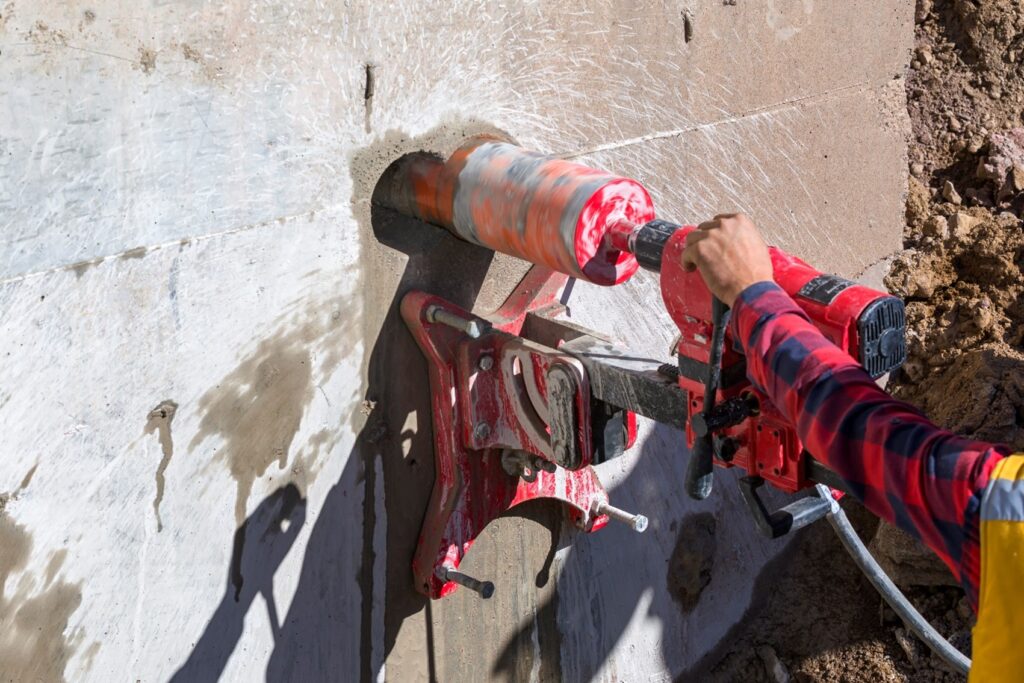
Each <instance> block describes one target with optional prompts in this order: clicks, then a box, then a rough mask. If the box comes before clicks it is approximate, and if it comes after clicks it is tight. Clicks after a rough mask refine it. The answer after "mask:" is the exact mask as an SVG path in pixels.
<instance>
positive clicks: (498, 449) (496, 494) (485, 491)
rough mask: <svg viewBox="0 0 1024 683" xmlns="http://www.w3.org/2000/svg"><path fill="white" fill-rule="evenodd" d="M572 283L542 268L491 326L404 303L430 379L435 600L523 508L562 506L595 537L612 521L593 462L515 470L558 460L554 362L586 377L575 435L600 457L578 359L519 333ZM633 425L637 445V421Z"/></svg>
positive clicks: (453, 310) (430, 551) (427, 548)
mask: <svg viewBox="0 0 1024 683" xmlns="http://www.w3.org/2000/svg"><path fill="white" fill-rule="evenodd" d="M565 281H566V277H565V276H564V275H560V274H556V273H553V272H551V271H550V270H548V269H546V268H543V267H537V266H535V267H534V268H533V269H532V270H531V271H530V273H529V274H528V275H527V276H526V278H524V280H523V282H522V283H521V284H520V286H519V287H518V288H517V290H516V292H515V293H513V294H512V296H511V297H509V299H508V300H507V301H506V303H505V304H504V305H503V306H502V307H501V308H500V309H499V311H498V313H497V314H496V315H494V316H492V318H491V319H490V320H489V321H485V320H484V319H483V318H478V317H476V316H473V315H472V314H470V313H469V312H467V311H464V310H462V309H460V308H458V307H456V306H454V305H452V304H451V303H449V302H447V301H445V300H443V299H441V298H439V297H436V296H432V295H430V294H425V293H423V292H410V293H408V294H406V295H405V297H404V298H403V299H402V304H401V312H402V317H403V318H404V319H405V322H406V324H407V325H408V327H409V330H410V331H411V332H412V334H413V337H414V338H415V339H416V343H417V344H418V345H419V346H420V349H421V350H422V351H423V354H424V355H425V356H426V358H427V361H428V366H429V372H430V388H431V397H432V405H431V409H432V416H433V428H434V462H435V481H434V489H433V493H432V495H431V499H430V503H429V506H428V509H427V512H426V516H425V518H424V522H423V528H422V531H421V533H420V538H419V542H418V544H417V548H416V553H415V556H414V559H413V575H414V580H415V584H416V587H417V589H418V590H419V591H421V592H422V593H424V594H426V595H428V596H430V597H431V598H440V597H444V596H445V595H448V594H450V593H451V592H452V591H454V590H455V589H456V588H457V585H456V584H455V583H453V582H450V581H445V580H443V579H442V578H441V577H443V576H444V570H445V569H446V568H450V569H458V567H459V564H460V562H461V561H462V558H463V557H464V556H465V554H466V553H467V552H468V551H469V549H470V547H471V546H472V544H473V541H474V540H475V539H476V537H477V536H478V535H479V534H480V533H481V532H482V531H483V529H484V527H486V526H487V524H489V523H490V522H491V521H492V520H494V519H495V518H497V517H498V516H499V515H501V514H502V513H503V512H505V511H506V510H508V509H509V508H511V507H514V506H516V505H519V504H520V503H523V502H526V501H528V500H534V499H537V498H553V499H556V500H558V501H561V502H563V503H565V504H566V505H568V506H569V510H570V515H571V517H572V518H573V520H574V521H575V522H576V524H577V525H578V526H580V527H581V528H583V529H585V530H586V531H596V530H597V529H600V528H601V527H603V526H604V525H605V524H606V523H607V521H608V518H607V517H606V516H604V515H594V514H593V510H594V509H595V507H596V506H597V504H599V503H607V502H608V494H607V493H606V492H605V489H604V487H603V486H602V485H601V482H600V481H599V480H598V478H597V475H596V474H595V473H594V470H593V469H592V468H591V467H590V465H589V462H584V463H583V465H582V466H581V467H579V468H578V469H575V470H568V469H565V468H563V467H555V468H553V471H550V472H549V471H546V470H545V469H542V468H541V467H539V466H536V465H530V466H529V467H528V469H527V474H528V476H526V477H524V476H519V473H512V474H510V473H509V471H508V469H507V468H508V466H509V462H511V461H516V460H517V458H518V461H519V462H520V463H522V462H529V461H530V460H529V459H530V458H531V457H532V458H538V457H539V458H542V459H544V460H550V459H551V452H550V450H551V447H550V445H549V443H548V438H547V437H548V435H547V433H546V428H545V420H544V411H545V409H546V405H545V399H546V394H545V391H546V387H545V377H546V372H547V371H548V370H549V369H550V368H551V367H552V366H554V365H561V366H562V367H563V369H565V370H567V371H569V372H574V373H576V376H577V378H578V379H579V385H578V386H579V388H578V394H577V397H576V410H577V411H578V414H579V416H580V421H579V424H580V425H581V428H580V429H579V430H578V433H577V435H576V436H577V438H578V439H579V444H578V446H579V448H581V449H582V451H581V452H582V453H585V454H589V453H591V452H592V445H591V444H590V438H591V434H590V420H589V412H588V411H589V408H590V390H589V386H588V385H587V381H586V373H585V372H584V371H583V369H582V366H581V365H580V363H579V361H577V360H576V359H575V358H573V357H572V356H569V355H568V354H563V353H560V352H558V351H557V350H555V349H552V348H550V347H545V346H541V345H539V344H535V343H533V342H531V341H529V340H527V339H523V338H521V337H520V336H518V335H519V333H520V332H521V331H522V328H523V322H524V319H525V316H526V314H527V313H528V312H531V311H538V310H541V309H544V308H545V307H550V306H551V305H552V304H554V303H555V297H556V296H557V293H558V291H559V289H560V288H561V286H562V285H564V283H565ZM438 310H442V311H445V312H447V313H449V314H451V315H453V316H456V318H457V319H461V320H465V321H476V322H477V323H488V324H489V325H490V327H489V329H486V330H485V331H484V332H483V334H481V335H480V336H479V337H476V338H473V337H471V336H470V335H468V334H467V333H466V332H464V331H461V330H459V329H456V328H454V327H452V326H449V325H447V324H442V323H440V322H433V319H436V316H437V311H438ZM483 359H490V360H489V361H485V360H483ZM633 424H634V431H633V438H635V418H634V422H633ZM510 454H511V455H510ZM523 454H526V455H525V456H524V455H523ZM524 457H525V458H526V460H525V461H524V460H523V458H524ZM510 458H511V460H510ZM503 460H504V461H505V462H503ZM532 462H533V463H537V461H536V460H533V461H532ZM537 464H541V463H537ZM531 478H532V480H530V479H531Z"/></svg>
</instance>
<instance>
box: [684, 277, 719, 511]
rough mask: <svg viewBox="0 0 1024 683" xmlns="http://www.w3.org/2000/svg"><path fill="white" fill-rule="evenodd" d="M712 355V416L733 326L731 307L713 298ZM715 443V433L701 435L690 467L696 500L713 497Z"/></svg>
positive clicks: (707, 392) (707, 391)
mask: <svg viewBox="0 0 1024 683" xmlns="http://www.w3.org/2000/svg"><path fill="white" fill-rule="evenodd" d="M711 324H712V331H711V353H710V356H709V357H708V376H707V379H706V380H705V382H704V413H705V414H711V412H712V410H713V409H714V407H715V398H716V397H717V395H718V385H719V384H720V382H721V379H722V348H723V347H724V345H725V327H726V325H728V324H729V308H728V307H727V306H726V305H725V304H724V303H722V302H721V301H720V300H719V298H718V297H717V296H714V295H712V296H711ZM714 470H715V461H714V444H713V441H712V434H711V432H710V431H709V432H707V433H705V434H704V435H703V436H698V437H697V438H696V440H695V441H694V442H693V452H692V453H691V454H690V462H689V464H688V465H687V467H686V493H687V494H689V496H690V497H691V498H693V499H695V500H704V499H705V498H707V497H708V496H709V495H711V487H712V485H713V484H714V473H715V472H714Z"/></svg>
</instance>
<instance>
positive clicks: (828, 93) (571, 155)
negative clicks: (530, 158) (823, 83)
mask: <svg viewBox="0 0 1024 683" xmlns="http://www.w3.org/2000/svg"><path fill="white" fill-rule="evenodd" d="M886 82H888V81H886ZM869 86H870V83H869V82H868V81H862V82H860V83H851V84H850V85H844V86H840V87H838V88H833V89H832V90H825V91H823V92H819V93H814V94H813V95H803V96H801V97H795V98H793V99H791V100H784V101H782V102H776V103H774V104H768V105H765V106H763V107H758V108H756V109H750V110H748V111H744V112H740V113H739V114H736V115H734V116H728V117H726V118H724V119H718V120H716V121H708V122H707V123H696V124H694V125H692V126H685V127H683V128H675V129H673V130H665V131H658V132H656V133H648V134H647V135H639V136H637V137H635V138H627V139H626V140H620V141H618V142H609V143H606V144H603V145H597V146H596V147H591V148H589V149H584V150H578V151H575V152H561V153H556V154H555V155H554V156H556V157H560V158H562V159H576V158H577V157H582V156H587V155H588V154H596V153H598V152H610V151H612V150H616V149H621V148H623V147H631V146H633V145H639V144H642V143H644V142H650V141H652V140H665V139H667V138H674V137H678V136H680V135H685V134H686V133H692V132H694V131H699V130H704V129H707V128H715V127H717V126H721V125H724V124H729V123H736V122H737V121H742V120H743V119H746V118H751V117H754V116H758V115H761V114H771V113H774V112H777V111H780V110H782V109H786V108H788V107H792V106H794V105H797V104H802V103H804V102H813V101H818V100H827V99H830V98H831V97H832V96H834V95H841V94H846V93H847V92H864V91H866V90H868V89H869Z"/></svg>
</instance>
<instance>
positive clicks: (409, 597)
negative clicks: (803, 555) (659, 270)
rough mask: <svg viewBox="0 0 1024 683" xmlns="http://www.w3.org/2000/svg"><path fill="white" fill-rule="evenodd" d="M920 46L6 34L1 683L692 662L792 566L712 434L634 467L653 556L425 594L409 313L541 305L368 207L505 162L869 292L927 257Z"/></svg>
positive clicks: (424, 484) (562, 544)
mask: <svg viewBox="0 0 1024 683" xmlns="http://www.w3.org/2000/svg"><path fill="white" fill-rule="evenodd" d="M911 13H912V3H909V2H905V1H903V0H884V1H881V2H880V1H878V0H834V1H829V2H826V1H823V0H799V1H793V2H783V1H782V0H765V1H764V2H753V1H748V0H738V2H735V1H734V2H733V3H729V2H725V3H723V2H721V1H720V0H686V1H679V2H667V1H666V2H661V1H659V2H649V3H633V2H625V1H610V0H596V1H593V2H591V1H579V0H573V1H569V2H534V1H524V2H512V3H508V2H434V3H424V2H392V3H380V2H369V1H365V0H353V1H351V2H340V1H338V2H327V1H325V0H278V1H276V2H264V1H253V2H249V1H247V2H242V1H241V0H231V1H229V2H226V3H223V4H219V3H204V2H201V1H200V0H182V1H181V2H168V1H166V0H159V1H158V0H90V1H88V2H79V1H77V0H74V1H62V2H56V1H50V2H46V1H45V0H31V1H30V0H4V1H0V245H2V247H0V330H2V332H0V359H2V362H0V424H2V425H3V438H2V440H0V491H5V492H6V493H5V494H4V495H3V497H2V498H0V590H2V592H0V678H4V679H5V680H6V679H8V678H12V679H15V680H29V679H31V680H37V679H38V680H56V679H60V678H61V677H62V676H63V677H64V678H66V679H68V680H95V681H107V680H122V679H129V680H142V681H156V680H165V679H168V678H172V677H175V678H176V680H211V679H216V678H218V677H220V678H222V679H223V680H238V681H248V680H254V679H258V678H261V677H265V678H267V679H269V680H359V679H360V678H362V679H364V680H365V679H373V678H376V679H378V680H383V679H386V680H394V681H407V680H426V679H428V678H429V677H431V676H433V677H436V678H437V679H439V680H480V679H485V678H488V677H491V676H493V677H495V678H499V679H500V678H502V677H505V678H508V679H510V680H558V679H561V680H566V681H587V680H604V681H619V680H622V681H660V680H669V679H671V678H673V677H675V676H677V675H679V674H681V673H684V672H686V671H689V670H691V669H693V668H694V667H696V666H698V665H699V664H700V662H701V660H702V658H705V659H706V658H707V657H709V656H710V655H709V654H708V653H709V652H712V651H713V648H714V645H715V644H716V642H718V641H719V640H720V639H721V638H722V637H723V635H724V634H725V633H727V631H728V629H729V627H730V626H731V625H732V624H733V623H734V622H735V621H736V620H738V619H739V618H741V617H742V615H743V613H744V612H745V611H746V610H747V608H748V607H749V605H750V601H751V594H752V591H753V589H754V586H755V583H756V581H757V580H758V576H759V572H760V571H761V569H762V567H763V566H764V565H765V563H766V562H767V561H768V560H769V559H770V558H771V557H773V556H774V555H775V554H776V553H777V552H778V551H779V549H780V547H781V546H780V544H777V543H776V544H771V543H767V542H763V541H761V540H760V539H758V538H757V537H755V536H754V533H753V527H752V524H751V523H750V521H749V520H748V519H747V518H746V517H745V515H744V513H743V512H742V511H741V509H740V508H739V506H738V503H739V501H738V496H737V494H736V491H735V490H734V487H732V486H730V482H729V481H728V477H722V478H720V480H719V489H718V490H719V493H717V494H716V495H715V496H714V497H713V499H711V500H709V501H708V502H706V503H704V504H700V505H697V504H694V503H691V502H689V501H687V500H685V499H684V498H683V497H682V495H681V490H680V489H681V487H680V485H679V484H680V481H681V478H682V471H683V467H684V463H685V454H684V453H683V449H682V447H681V445H680V436H679V435H678V434H676V433H673V432H671V431H669V430H665V429H661V428H652V427H651V426H650V425H645V426H644V439H643V441H642V443H641V444H640V445H638V446H637V447H636V448H635V449H634V451H633V452H632V453H631V454H629V455H628V456H626V457H623V458H621V459H619V460H617V461H613V462H611V463H608V464H607V465H604V466H602V467H601V468H600V475H601V477H602V479H604V480H605V482H606V483H607V484H608V486H610V487H611V488H612V489H613V490H612V499H613V501H615V502H618V503H619V504H621V505H622V506H623V507H626V508H628V509H634V510H637V511H642V512H644V513H646V514H647V515H648V516H649V517H650V518H651V521H652V525H651V529H650V530H649V531H648V533H647V534H645V535H643V536H635V535H631V534H630V533H628V532H627V531H625V530H623V529H619V528H614V527H613V528H609V529H607V530H605V531H602V532H601V533H599V534H596V535H594V536H584V535H580V534H577V533H575V532H573V531H571V530H570V529H569V528H568V527H567V525H566V524H564V523H563V522H562V521H561V520H562V517H561V512H560V510H558V509H557V508H556V507H554V506H553V505H544V504H538V505H532V506H529V507H527V508H525V509H523V510H522V511H520V512H518V513H517V514H515V515H511V516H509V517H508V518H505V519H502V520H499V521H498V522H496V523H495V524H493V525H492V527H490V528H489V529H488V530H487V532H486V533H485V534H484V535H483V537H482V538H481V539H480V540H479V541H478V543H477V545H476V546H475V547H474V549H473V551H472V552H471V553H470V555H469V556H468V557H467V559H466V562H465V565H464V566H465V568H466V570H467V571H469V572H472V573H474V574H476V575H479V576H482V577H485V578H489V579H491V580H493V581H494V582H495V583H496V584H497V586H498V592H497V595H496V596H495V598H494V599H493V600H491V601H489V602H487V603H483V602H480V601H479V600H477V599H475V598H474V596H472V595H466V594H465V593H466V592H465V591H463V592H460V593H459V594H456V595H454V596H452V597H450V598H447V599H445V600H443V601H440V602H435V603H431V604H428V603H426V602H425V601H424V600H423V599H421V598H420V597H419V596H418V595H417V594H416V593H415V592H413V591H412V587H411V582H410V575H409V567H408V562H409V558H410V556H411V551H412V544H413V543H414V542H415V538H416V535H417V532H418V526H419V522H420V515H421V514H422V510H423V507H424V505H425V502H426V498H427V496H428V495H429V489H430V484H431V480H432V455H431V435H430V426H429V424H430V423H429V412H428V403H427V395H426V387H425V373H424V368H423V362H422V360H421V358H420V357H419V355H418V352H417V351H416V349H415V347H413V345H412V342H411V340H410V339H409V338H408V336H407V335H406V334H405V332H404V329H403V328H402V326H401V325H400V324H399V323H398V322H397V320H396V318H395V314H394V309H393V307H392V305H393V303H394V302H395V301H396V300H397V297H398V296H400V295H401V293H403V292H404V291H405V290H407V289H408V288H410V287H419V288H424V289H429V290H431V291H437V292H439V293H443V294H445V295H446V296H449V297H451V298H453V299H455V300H458V301H461V302H463V303H465V304H467V305H473V304H476V305H477V308H478V309H483V308H486V307H487V305H488V304H491V303H494V302H496V301H500V299H501V297H502V296H503V295H504V294H506V293H507V292H508V290H509V289H510V288H511V286H512V285H513V284H514V281H515V277H516V274H517V273H520V272H521V269H520V268H519V267H518V266H517V264H516V263H514V262H510V261H509V260H508V259H503V258H493V259H492V258H491V255H490V254H488V253H485V252H482V251H481V250H479V249H476V248H474V247H469V246H468V245H464V244H460V243H457V242H455V241H454V240H453V239H451V238H449V237H447V236H446V235H443V234H438V233H432V232H429V231H422V232H417V231H416V230H415V228H416V226H409V225H408V224H405V223H403V222H402V221H401V220H399V219H397V218H395V217H394V216H387V215H380V212H373V211H371V208H370V205H369V201H368V200H369V195H370V191H371V190H372V188H373V184H374V182H375V181H376V178H377V177H378V176H379V175H380V173H381V171H382V170H383V169H384V167H385V166H386V165H387V164H388V163H389V162H390V161H392V160H393V159H394V158H396V157H397V156H399V155H400V154H402V153H404V152H407V151H412V150H416V149H432V150H434V151H439V152H444V151H446V150H449V149H451V148H452V147H453V146H454V145H455V144H456V143H457V142H458V141H459V140H460V139H462V138H463V137H464V136H465V135H467V134H470V133H473V132H478V131H485V130H499V131H503V132H505V133H507V134H509V135H511V136H513V137H514V138H515V139H517V140H519V141H520V142H521V143H522V144H524V145H526V146H529V147H533V148H537V149H540V150H544V151H549V152H555V153H558V154H561V155H564V156H569V157H573V158H578V159H579V160H581V161H584V162H587V163H591V164H595V165H599V166H604V167H607V168H609V169H612V170H614V171H616V172H619V173H622V174H626V175H632V176H634V177H636V178H638V179H640V180H641V181H642V182H644V183H646V184H647V186H648V187H649V188H650V189H651V191H652V194H653V195H654V197H655V201H656V204H657V205H658V206H659V208H660V211H661V213H662V215H664V216H665V217H669V218H676V219H678V220H684V221H686V220H698V219H702V218H705V217H707V216H708V215H710V214H713V213H716V212H718V211H722V210H732V209H743V210H746V211H748V212H750V213H751V214H753V215H754V216H755V217H756V218H757V219H758V221H759V222H760V223H761V224H762V225H763V226H764V228H765V229H766V231H767V232H768V233H769V235H770V236H771V237H772V239H773V240H774V241H775V242H777V243H779V244H780V245H781V246H783V247H785V248H787V249H791V250H793V251H795V252H797V253H799V254H801V255H803V256H805V257H806V258H807V259H809V260H811V261H812V262H815V263H817V264H818V265H819V266H821V267H823V268H829V269H833V270H835V271H838V272H840V273H843V274H846V275H857V274H858V273H860V272H861V271H862V270H864V269H865V268H866V267H868V266H869V265H870V264H872V263H874V262H876V261H878V260H879V259H881V258H883V257H885V256H886V255H887V254H889V253H891V252H893V251H894V250H896V249H898V248H899V246H900V235H901V232H902V231H901V225H902V217H901V196H902V192H903V188H904V184H905V159H904V155H905V149H904V138H903V135H904V128H905V113H904V105H903V99H902V98H903V95H902V88H903V84H902V71H903V67H904V63H905V60H906V53H907V50H908V45H909V41H910V37H911V22H910V16H911ZM367 65H371V68H370V69H369V71H371V72H372V77H373V88H372V97H367V96H366V95H367V93H368V90H367V84H366V79H367V74H368V69H367ZM403 226H404V228H410V230H405V229H404V228H403ZM382 236H385V238H386V239H385V240H384V241H385V242H386V244H382V243H381V241H380V240H379V238H380V237H382ZM453 264H457V265H454V266H453ZM570 303H571V305H572V315H573V317H574V318H575V319H576V320H577V321H579V322H582V323H583V324H587V325H590V326H592V327H595V328H599V329H602V330H604V331H606V332H608V333H610V334H612V335H615V336H617V337H619V338H620V339H622V340H623V341H625V342H628V343H632V344H634V345H636V346H637V348H638V349H642V350H646V351H649V352H653V353H658V354H663V353H664V352H665V350H666V348H667V343H668V341H669V340H670V338H671V336H672V330H671V329H670V326H669V325H668V324H667V321H666V319H665V317H664V315H662V314H661V312H660V310H659V309H660V306H659V302H658V297H657V288H656V283H655V282H654V281H653V280H652V279H650V278H648V277H638V278H636V279H635V280H634V281H633V282H632V283H630V284H629V285H628V286H625V287H622V288H619V289H617V290H614V291H609V290H598V289H597V288H593V287H587V286H582V285H579V286H577V287H576V288H575V290H574V291H573V293H572V296H571V300H570ZM695 567H696V571H695V570H694V568H695ZM700 569H706V570H709V572H710V573H707V574H706V576H705V578H707V576H709V577H710V582H709V583H707V582H706V581H705V580H703V579H702V578H701V573H700V571H699V570H700ZM705 583H706V585H704V584H705Z"/></svg>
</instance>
